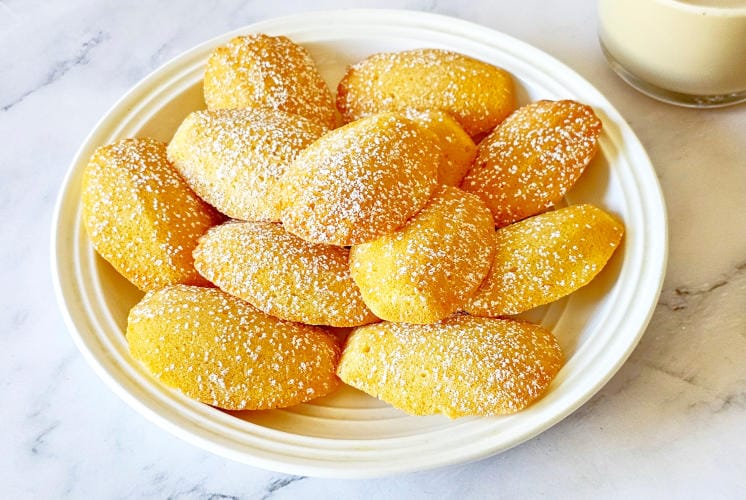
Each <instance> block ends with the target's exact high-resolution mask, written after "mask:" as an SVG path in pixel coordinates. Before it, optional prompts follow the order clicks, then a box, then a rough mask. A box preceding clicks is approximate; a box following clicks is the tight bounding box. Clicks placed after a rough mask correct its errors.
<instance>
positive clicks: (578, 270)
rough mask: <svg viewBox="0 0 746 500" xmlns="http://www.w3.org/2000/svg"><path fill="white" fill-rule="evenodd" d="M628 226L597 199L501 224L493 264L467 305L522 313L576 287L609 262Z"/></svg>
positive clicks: (477, 309)
mask: <svg viewBox="0 0 746 500" xmlns="http://www.w3.org/2000/svg"><path fill="white" fill-rule="evenodd" d="M623 231H624V228H623V226H622V225H621V224H620V223H618V222H617V221H616V220H614V219H613V218H612V217H611V216H609V215H608V214H606V213H605V212H604V211H603V210H601V209H599V208H596V207H594V206H592V205H572V206H569V207H565V208H561V209H559V210H556V211H553V212H547V213H544V214H541V215H537V216H534V217H530V218H528V219H525V220H523V221H521V222H517V223H515V224H511V225H510V226H507V227H504V228H502V229H498V230H497V232H496V234H495V248H496V253H495V259H494V263H493V265H492V269H491V270H490V273H489V275H488V276H487V278H486V279H485V281H484V283H483V284H482V286H481V287H480V289H479V292H478V293H477V295H476V296H475V297H474V298H473V299H472V300H471V302H470V303H469V305H468V306H467V307H466V310H467V311H469V312H470V313H473V314H481V315H490V316H500V315H504V314H518V313H521V312H523V311H527V310H529V309H532V308H534V307H537V306H540V305H543V304H547V303H549V302H552V301H555V300H557V299H559V298H561V297H564V296H565V295H568V294H570V293H572V292H574V291H575V290H577V289H578V288H580V287H582V286H584V285H586V284H587V283H588V282H590V281H591V280H592V279H593V277H594V276H596V274H597V273H598V272H599V271H600V270H601V269H602V268H603V267H604V265H605V264H606V262H607V261H608V260H609V258H610V257H611V255H612V254H613V253H614V250H615V249H616V247H617V245H618V244H619V241H620V240H621V238H622V233H623Z"/></svg>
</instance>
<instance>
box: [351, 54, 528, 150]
mask: <svg viewBox="0 0 746 500" xmlns="http://www.w3.org/2000/svg"><path fill="white" fill-rule="evenodd" d="M337 108H338V109H339V111H340V113H342V117H343V118H344V119H345V121H352V120H357V119H360V118H362V117H364V116H369V115H372V114H375V113H379V112H382V111H403V110H406V109H418V110H430V109H432V110H441V111H445V112H446V113H448V114H449V115H451V116H452V117H453V118H455V119H456V120H457V121H458V122H459V123H460V124H461V125H462V126H463V127H464V130H466V132H467V133H468V134H469V135H471V136H474V135H477V134H481V133H484V132H488V131H490V130H492V128H494V127H495V125H497V124H498V123H500V122H501V121H502V120H503V119H504V118H505V117H506V116H507V115H508V114H509V113H510V112H511V111H513V109H514V108H515V96H514V92H513V80H512V77H511V76H510V74H509V73H507V72H506V71H504V70H502V69H500V68H497V67H495V66H493V65H491V64H488V63H485V62H482V61H479V60H477V59H473V58H471V57H468V56H466V55H463V54H458V53H456V52H451V51H447V50H441V49H414V50H407V51H403V52H395V53H393V52H387V53H380V54H374V55H372V56H370V57H368V58H366V59H364V60H362V61H360V62H358V63H357V64H355V65H353V66H351V67H350V68H349V69H348V71H347V73H346V74H345V76H344V78H343V79H342V81H341V82H340V83H339V86H338V88H337Z"/></svg>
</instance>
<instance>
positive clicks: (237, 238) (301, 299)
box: [194, 222, 378, 327]
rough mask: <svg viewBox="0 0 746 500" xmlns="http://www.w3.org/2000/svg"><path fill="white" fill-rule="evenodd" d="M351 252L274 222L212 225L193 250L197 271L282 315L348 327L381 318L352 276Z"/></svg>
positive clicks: (248, 300)
mask: <svg viewBox="0 0 746 500" xmlns="http://www.w3.org/2000/svg"><path fill="white" fill-rule="evenodd" d="M349 253H350V251H349V250H348V249H347V248H345V247H338V246H332V245H321V244H317V243H309V242H307V241H305V240H302V239H300V238H298V237H297V236H294V235H292V234H290V233H288V232H287V231H285V230H284V229H283V228H282V226H281V225H279V224H274V223H270V222H229V223H226V224H223V225H221V226H217V227H214V228H212V229H211V230H210V231H208V232H207V234H205V235H204V236H203V237H202V238H201V239H200V243H199V245H198V246H197V248H196V250H195V251H194V261H195V267H196V268H197V270H198V271H199V272H200V274H202V276H204V277H205V278H207V279H208V280H210V281H211V282H213V283H215V284H216V285H217V286H218V287H220V288H221V289H222V290H225V291H226V292H228V293H230V294H232V295H235V296H237V297H240V298H242V299H244V300H245V301H247V302H249V303H250V304H252V305H254V306H255V307H257V308H259V309H260V310H262V311H264V312H265V313H267V314H271V315H273V316H277V317H278V318H281V319H285V320H289V321H298V322H301V323H306V324H310V325H328V326H338V327H349V326H358V325H365V324H368V323H372V322H374V321H377V320H378V318H376V317H375V316H374V315H373V313H371V312H370V310H369V309H368V308H367V307H366V305H365V303H364V302H363V297H362V296H361V295H360V290H358V288H357V285H356V284H355V282H354V281H352V278H351V277H350V270H349V263H348V258H349Z"/></svg>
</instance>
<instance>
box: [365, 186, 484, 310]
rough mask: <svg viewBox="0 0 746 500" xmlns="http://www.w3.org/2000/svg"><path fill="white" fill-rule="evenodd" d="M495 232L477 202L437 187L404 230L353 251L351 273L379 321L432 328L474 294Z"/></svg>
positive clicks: (476, 198) (472, 198)
mask: <svg viewBox="0 0 746 500" xmlns="http://www.w3.org/2000/svg"><path fill="white" fill-rule="evenodd" d="M494 233H495V230H494V222H493V221H492V216H491V215H490V211H489V210H488V209H487V207H486V206H485V205H484V202H482V200H480V199H479V198H478V197H476V196H474V195H472V194H469V193H465V192H463V191H461V190H460V189H458V188H455V187H451V186H442V187H441V188H440V189H439V190H438V191H437V192H436V193H435V194H434V195H433V197H432V198H431V199H430V201H429V202H428V204H427V205H425V208H423V209H422V210H420V212H418V213H417V215H415V216H414V217H412V218H411V219H410V220H409V221H407V223H406V224H405V225H404V226H403V227H401V228H400V229H398V230H397V231H395V232H393V233H391V234H387V235H384V236H382V237H380V238H378V239H376V240H373V241H371V242H368V243H363V244H361V245H355V246H353V247H352V250H351V252H350V273H351V274H352V278H353V279H354V280H355V283H357V285H358V286H359V287H360V291H361V293H362V294H363V299H364V300H365V303H366V304H367V305H368V307H370V309H371V310H372V311H373V312H374V313H375V314H376V316H378V317H379V318H382V319H385V320H388V321H403V322H406V323H433V322H435V321H438V320H440V319H443V318H445V317H446V316H449V315H450V314H451V313H453V312H454V311H457V310H459V309H460V308H462V307H463V306H464V304H465V303H466V301H467V299H468V298H469V297H471V296H472V295H473V294H474V293H475V292H476V290H477V288H478V287H479V285H480V283H481V282H482V280H483V279H484V277H485V276H486V275H487V272H488V271H489V269H490V264H491V263H492V255H493V253H494V245H493V239H494Z"/></svg>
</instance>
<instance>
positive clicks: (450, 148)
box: [405, 109, 477, 186]
mask: <svg viewBox="0 0 746 500" xmlns="http://www.w3.org/2000/svg"><path fill="white" fill-rule="evenodd" d="M405 116H406V117H407V118H409V119H410V120H413V121H415V122H417V123H418V124H419V125H422V126H423V127H424V128H426V129H428V130H429V131H431V132H432V133H434V134H435V135H436V136H437V138H438V144H440V149H441V151H442V152H443V156H442V159H441V161H440V163H439V164H438V182H439V183H440V184H446V185H448V186H458V185H459V184H461V181H462V179H463V178H464V176H465V175H466V172H468V171H469V169H470V168H471V166H472V164H473V163H474V158H476V156H477V146H476V144H474V141H473V140H472V139H471V137H469V134H467V133H466V131H464V129H463V128H462V127H461V125H459V124H458V122H457V121H456V120H454V119H453V118H451V117H450V116H449V115H448V114H447V113H444V112H443V111H433V110H427V111H417V110H412V109H410V110H407V111H406V112H405Z"/></svg>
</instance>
